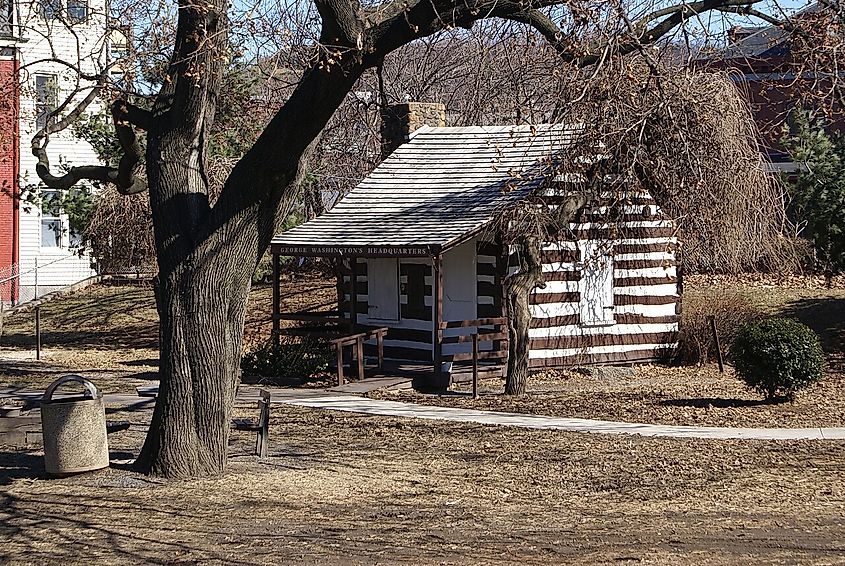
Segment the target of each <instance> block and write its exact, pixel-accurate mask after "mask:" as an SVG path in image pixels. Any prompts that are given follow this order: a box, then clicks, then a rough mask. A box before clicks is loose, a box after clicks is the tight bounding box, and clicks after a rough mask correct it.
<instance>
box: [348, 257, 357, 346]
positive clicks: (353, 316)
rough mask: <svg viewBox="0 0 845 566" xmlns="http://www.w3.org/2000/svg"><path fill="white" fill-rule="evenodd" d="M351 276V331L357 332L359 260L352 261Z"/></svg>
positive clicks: (353, 259) (354, 258) (355, 258)
mask: <svg viewBox="0 0 845 566" xmlns="http://www.w3.org/2000/svg"><path fill="white" fill-rule="evenodd" d="M349 267H350V268H351V269H350V270H351V275H350V277H349V330H350V331H351V332H354V331H355V327H356V326H357V325H358V258H357V257H353V258H351V259H350V266H349Z"/></svg>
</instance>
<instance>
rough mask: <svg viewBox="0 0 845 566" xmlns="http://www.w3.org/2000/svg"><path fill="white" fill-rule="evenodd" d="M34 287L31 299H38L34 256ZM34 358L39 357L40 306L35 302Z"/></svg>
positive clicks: (36, 270) (36, 268)
mask: <svg viewBox="0 0 845 566" xmlns="http://www.w3.org/2000/svg"><path fill="white" fill-rule="evenodd" d="M34 283H35V285H34V287H35V289H34V290H33V292H32V293H33V297H32V300H33V301H37V300H38V258H37V257H36V258H35V281H34ZM35 359H36V360H40V359H41V306H40V305H39V304H38V303H36V304H35Z"/></svg>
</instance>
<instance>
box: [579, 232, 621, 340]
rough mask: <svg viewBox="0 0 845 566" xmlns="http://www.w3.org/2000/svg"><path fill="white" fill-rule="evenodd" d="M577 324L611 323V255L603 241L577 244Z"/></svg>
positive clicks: (612, 315)
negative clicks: (579, 297)
mask: <svg viewBox="0 0 845 566" xmlns="http://www.w3.org/2000/svg"><path fill="white" fill-rule="evenodd" d="M580 248H581V264H580V267H581V282H580V285H579V289H578V290H579V291H580V293H581V300H580V307H581V309H580V310H581V324H582V325H585V326H603V325H608V324H614V313H613V253H612V251H613V250H612V249H611V248H610V246H609V245H608V244H607V243H606V242H596V241H586V242H581V245H580Z"/></svg>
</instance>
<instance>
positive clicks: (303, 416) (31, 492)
mask: <svg viewBox="0 0 845 566" xmlns="http://www.w3.org/2000/svg"><path fill="white" fill-rule="evenodd" d="M251 411H253V412H254V409H251ZM144 415H146V416H147V417H148V415H149V412H148V411H145V412H142V413H135V414H133V416H132V418H133V420H135V421H136V422H138V424H143V421H144ZM271 431H272V433H271V434H272V437H271V438H272V444H271V457H270V458H268V459H267V460H265V461H264V462H261V463H259V462H257V461H256V460H255V459H254V458H253V457H252V456H248V455H247V453H248V450H249V446H250V445H251V443H252V437H251V436H250V435H247V434H243V433H241V434H237V436H235V437H234V438H233V441H234V442H233V446H232V458H231V466H230V471H229V473H228V474H227V475H226V476H224V477H221V478H214V479H206V480H194V481H172V482H157V481H151V480H148V479H146V478H142V477H139V476H137V475H134V474H132V473H130V472H124V471H120V470H114V469H112V470H108V471H106V472H102V473H98V474H92V475H84V476H79V477H75V478H68V479H62V480H46V479H40V478H39V479H32V475H33V474H32V472H31V471H30V470H29V467H31V466H38V465H39V462H40V459H39V457H38V454H37V453H35V452H24V453H11V454H10V453H5V454H2V455H0V497H2V498H3V505H2V506H0V538H2V539H3V540H4V544H3V545H2V546H0V562H3V563H9V564H19V563H48V562H49V563H56V562H59V561H61V562H64V563H67V564H75V563H83V562H84V563H97V564H124V563H154V564H158V563H161V564H165V563H167V564H172V563H182V564H200V563H202V564H230V563H238V564H280V563H291V562H297V563H304V564H327V563H343V564H500V563H532V564H550V563H569V564H588V563H589V564H593V563H596V564H633V563H651V564H738V563H742V564H794V563H798V562H800V563H802V564H833V563H836V562H837V561H839V560H840V559H841V556H842V551H843V548H845V529H843V519H842V514H841V508H842V504H843V502H845V474H843V463H842V458H841V454H842V450H843V448H845V444H843V443H841V442H788V443H773V442H740V441H693V440H673V439H647V438H641V437H636V436H631V437H628V436H625V437H616V436H602V435H595V436H593V435H579V434H570V433H560V432H551V431H531V430H517V429H509V428H493V427H485V426H470V425H462V424H450V423H434V422H425V421H417V420H398V419H390V418H380V417H364V416H354V415H343V414H337V413H331V412H325V411H316V410H309V409H297V408H291V407H274V408H273V421H272V429H271ZM315 431H319V433H318V434H315ZM141 436H142V433H141V432H140V431H130V432H128V433H121V434H120V435H115V436H113V437H112V438H113V440H114V442H115V445H114V447H113V449H116V450H119V451H123V452H125V453H126V455H129V454H131V453H134V451H136V450H137V448H138V446H139V445H140V438H141Z"/></svg>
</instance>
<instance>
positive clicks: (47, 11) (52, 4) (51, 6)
mask: <svg viewBox="0 0 845 566" xmlns="http://www.w3.org/2000/svg"><path fill="white" fill-rule="evenodd" d="M41 11H42V12H43V13H44V19H45V20H55V19H58V18H59V17H60V16H61V15H62V1H61V0H41Z"/></svg>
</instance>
